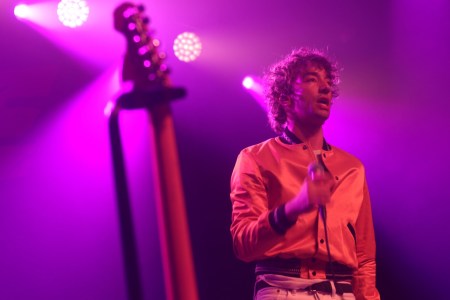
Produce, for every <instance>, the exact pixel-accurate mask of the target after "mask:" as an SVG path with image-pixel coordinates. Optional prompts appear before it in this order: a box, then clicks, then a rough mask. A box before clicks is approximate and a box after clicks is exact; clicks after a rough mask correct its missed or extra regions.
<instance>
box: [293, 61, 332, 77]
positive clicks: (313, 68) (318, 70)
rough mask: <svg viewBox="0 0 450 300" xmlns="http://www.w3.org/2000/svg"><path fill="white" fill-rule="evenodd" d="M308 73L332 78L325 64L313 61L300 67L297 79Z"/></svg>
mask: <svg viewBox="0 0 450 300" xmlns="http://www.w3.org/2000/svg"><path fill="white" fill-rule="evenodd" d="M308 75H312V76H319V77H321V78H326V79H330V78H331V76H330V74H329V73H328V72H327V70H326V69H325V68H324V67H323V66H321V65H319V64H315V63H311V62H309V63H307V64H306V65H305V66H302V67H300V68H299V70H298V73H297V76H296V77H297V79H299V78H300V79H301V78H303V77H305V76H308Z"/></svg>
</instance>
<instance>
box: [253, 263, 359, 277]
mask: <svg viewBox="0 0 450 300" xmlns="http://www.w3.org/2000/svg"><path fill="white" fill-rule="evenodd" d="M309 273H311V274H313V275H316V273H317V274H319V273H320V274H324V275H325V276H324V277H326V278H327V279H338V280H349V279H352V277H353V270H352V269H351V268H349V267H347V266H345V265H343V264H340V263H337V262H332V263H331V264H330V263H326V262H320V261H316V260H315V259H311V260H301V259H283V258H270V259H266V260H261V261H258V262H257V263H256V267H255V274H256V275H263V274H278V275H283V276H290V277H302V278H311V276H307V275H305V274H309Z"/></svg>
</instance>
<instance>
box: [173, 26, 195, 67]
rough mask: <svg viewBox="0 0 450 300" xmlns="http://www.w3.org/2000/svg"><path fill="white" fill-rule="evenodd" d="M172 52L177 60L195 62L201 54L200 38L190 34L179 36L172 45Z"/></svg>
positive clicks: (185, 33)
mask: <svg viewBox="0 0 450 300" xmlns="http://www.w3.org/2000/svg"><path fill="white" fill-rule="evenodd" d="M173 51H174V53H175V56H176V57H178V59H179V60H181V61H184V62H191V61H194V60H196V59H197V58H198V57H199V56H200V53H201V52H202V43H201V42H200V38H199V37H198V36H197V35H195V34H194V33H192V32H184V33H182V34H179V35H178V36H177V38H176V39H175V41H174V43H173Z"/></svg>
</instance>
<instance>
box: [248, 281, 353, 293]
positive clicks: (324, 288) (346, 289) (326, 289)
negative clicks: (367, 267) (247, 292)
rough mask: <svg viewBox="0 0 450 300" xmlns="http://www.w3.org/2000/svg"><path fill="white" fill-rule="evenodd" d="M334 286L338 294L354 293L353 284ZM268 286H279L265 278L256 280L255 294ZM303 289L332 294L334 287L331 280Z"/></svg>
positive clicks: (335, 284) (336, 284)
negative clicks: (269, 282)
mask: <svg viewBox="0 0 450 300" xmlns="http://www.w3.org/2000/svg"><path fill="white" fill-rule="evenodd" d="M334 286H335V287H336V294H338V295H342V294H344V293H353V288H352V286H351V284H345V283H334ZM267 287H274V288H277V287H276V286H273V285H270V284H268V283H267V282H265V281H264V280H260V281H258V282H256V284H255V294H256V293H257V292H258V291H259V290H262V289H263V288H267ZM302 290H304V291H308V292H311V293H314V292H322V293H325V294H331V292H332V290H333V288H332V286H331V282H330V281H321V282H318V283H314V284H312V285H310V286H309V287H307V288H305V289H302Z"/></svg>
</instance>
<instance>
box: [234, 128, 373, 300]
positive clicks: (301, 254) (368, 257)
mask: <svg viewBox="0 0 450 300" xmlns="http://www.w3.org/2000/svg"><path fill="white" fill-rule="evenodd" d="M321 155H322V159H323V162H324V164H325V166H326V168H327V169H328V170H329V171H330V173H331V174H332V176H333V178H335V181H336V183H335V187H334V190H333V192H332V196H331V202H330V203H328V204H327V206H326V209H327V230H328V241H329V246H330V253H331V257H332V259H333V261H336V262H338V263H341V264H344V265H346V266H348V267H350V268H352V269H354V270H355V272H354V275H353V277H354V280H353V286H354V293H355V296H356V298H357V299H358V300H359V299H374V300H375V299H379V298H380V297H379V294H378V291H377V289H376V287H375V274H376V263H375V236H374V230H373V223H372V211H371V206H370V197H369V192H368V189H367V183H366V177H365V172H364V166H363V165H362V163H361V162H360V161H359V160H358V159H357V158H355V157H354V156H352V155H350V154H349V153H347V152H345V151H343V150H340V149H338V148H336V147H331V150H327V151H322V154H321ZM314 160H315V158H314V156H313V154H312V152H311V151H310V150H309V149H308V148H307V146H306V144H303V143H300V144H293V145H290V144H285V143H283V142H282V141H281V140H280V138H279V137H276V138H272V139H269V140H267V141H265V142H262V143H260V144H257V145H254V146H251V147H248V148H246V149H244V150H242V151H241V153H240V154H239V156H238V159H237V162H236V165H235V168H234V170H233V174H232V177H231V194H230V196H231V201H232V208H233V212H232V224H231V228H230V229H231V234H232V238H233V248H234V251H235V254H236V256H237V257H238V258H240V259H241V260H243V261H247V262H249V261H256V260H263V259H266V258H272V257H280V258H300V259H304V260H305V262H307V264H305V265H306V266H307V270H306V273H305V268H304V266H302V272H301V274H299V276H300V277H306V278H311V277H312V276H311V273H312V272H308V270H310V271H311V270H315V269H317V271H319V269H321V267H323V266H319V265H317V266H315V265H314V261H317V264H320V263H321V262H324V261H325V262H326V261H328V252H327V248H326V243H325V230H324V227H323V222H319V214H318V210H310V211H307V212H305V213H303V214H301V215H300V216H299V217H298V219H297V222H296V223H295V224H294V225H293V226H292V227H291V228H289V229H288V230H287V232H286V233H285V234H284V235H280V234H278V233H277V232H275V231H274V230H273V228H272V227H271V225H270V223H269V219H268V215H269V212H270V211H271V210H273V209H275V208H277V207H278V206H280V205H281V204H283V203H286V202H288V201H290V200H291V199H293V198H294V197H295V196H296V195H297V194H298V193H299V191H300V187H301V185H302V183H303V181H304V179H305V177H306V175H307V170H308V165H309V164H310V163H311V162H312V161H314ZM311 258H315V259H314V260H311ZM322 269H323V268H322ZM314 274H316V275H315V277H314V278H325V274H324V272H322V273H321V272H314Z"/></svg>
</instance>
